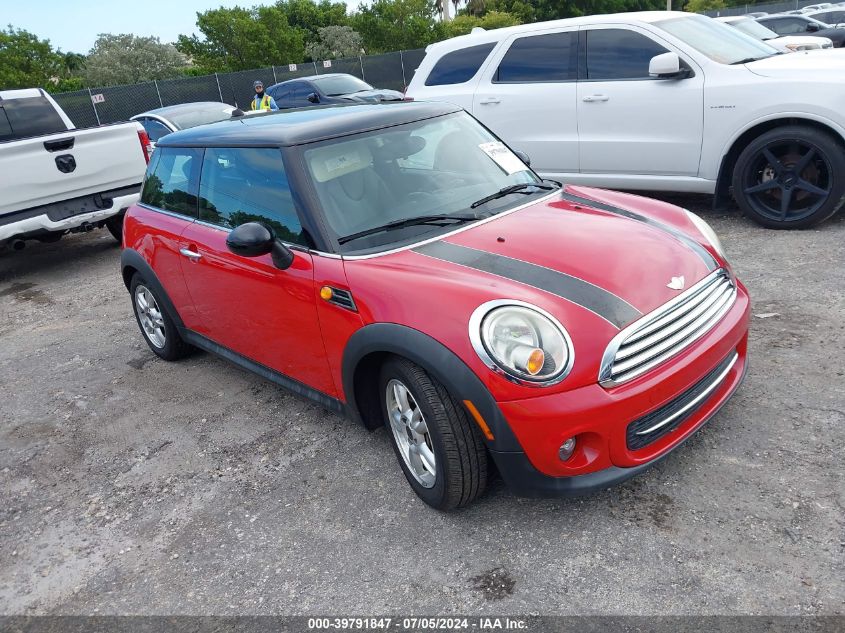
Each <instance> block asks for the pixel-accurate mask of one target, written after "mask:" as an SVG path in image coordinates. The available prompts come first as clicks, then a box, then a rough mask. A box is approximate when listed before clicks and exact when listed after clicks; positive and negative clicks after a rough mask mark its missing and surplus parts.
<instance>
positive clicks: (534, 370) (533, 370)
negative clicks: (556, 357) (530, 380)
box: [525, 347, 546, 376]
mask: <svg viewBox="0 0 845 633" xmlns="http://www.w3.org/2000/svg"><path fill="white" fill-rule="evenodd" d="M545 363H546V355H545V354H544V353H543V350H541V349H540V348H539V347H537V348H535V349H533V350H532V351H531V353H530V354H529V355H528V362H527V363H525V369H527V370H528V373H529V374H531V375H532V376H536V375H537V374H539V373H540V370H541V369H543V365H544V364H545Z"/></svg>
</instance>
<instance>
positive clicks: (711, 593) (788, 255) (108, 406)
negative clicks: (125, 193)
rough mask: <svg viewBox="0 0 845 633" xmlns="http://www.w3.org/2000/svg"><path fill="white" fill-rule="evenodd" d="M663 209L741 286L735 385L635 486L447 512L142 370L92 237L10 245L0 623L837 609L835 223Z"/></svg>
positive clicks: (217, 392)
mask: <svg viewBox="0 0 845 633" xmlns="http://www.w3.org/2000/svg"><path fill="white" fill-rule="evenodd" d="M672 200H673V201H675V202H679V203H681V204H684V205H686V206H688V207H690V208H693V209H696V210H699V211H700V212H701V213H702V215H703V216H704V217H705V218H706V219H707V220H708V221H710V222H711V223H712V225H713V226H714V228H715V229H716V231H717V232H718V233H719V234H720V235H721V236H722V238H723V241H724V243H725V245H726V248H727V250H728V251H729V253H730V255H731V258H732V261H733V262H734V264H735V267H736V270H737V271H738V274H739V275H740V276H741V277H742V279H743V280H744V281H745V283H746V284H747V285H748V286H749V288H750V290H751V293H752V298H753V300H754V314H755V315H756V316H754V317H753V323H752V330H751V344H750V359H751V360H750V363H751V366H750V370H749V373H748V376H747V379H746V382H745V384H744V385H743V387H742V388H741V389H740V390H739V391H738V393H737V394H736V396H735V397H734V398H733V399H732V400H731V401H730V402H729V403H728V405H727V406H726V407H725V408H724V409H722V411H721V412H720V414H719V415H718V416H717V417H716V418H715V419H714V420H712V421H711V422H710V423H709V424H708V425H707V426H706V427H705V428H703V429H702V430H701V431H700V432H699V433H698V434H697V435H696V436H695V437H693V439H692V440H690V441H689V442H688V443H687V444H686V445H685V446H684V447H683V448H682V449H681V450H679V451H676V452H675V453H674V454H673V455H671V456H670V457H669V458H668V459H667V460H665V461H664V462H662V463H661V464H660V465H658V466H657V467H656V468H654V469H652V470H650V471H649V472H647V473H645V474H644V475H642V476H640V477H638V478H636V479H634V480H632V481H630V482H628V483H626V484H625V485H622V486H619V487H617V488H615V489H611V490H608V491H605V492H602V493H600V494H596V495H594V496H591V497H588V498H584V499H577V500H526V499H520V498H516V497H514V496H513V495H511V494H510V493H509V492H508V491H507V489H506V488H505V487H504V486H503V485H502V484H501V483H499V482H496V483H494V484H493V485H492V487H491V489H490V491H489V492H488V493H487V494H486V495H485V496H484V497H483V498H482V499H481V500H480V501H479V502H477V503H476V504H475V505H473V506H471V507H470V508H467V509H465V510H462V511H458V512H454V513H450V514H441V513H438V512H435V511H433V510H430V509H428V508H427V507H426V506H424V505H423V504H422V503H421V502H419V501H418V500H417V498H416V497H415V496H414V494H413V493H412V491H411V489H410V487H409V486H408V485H407V484H406V482H405V481H404V479H403V477H402V474H401V471H400V469H399V466H398V464H397V463H396V461H395V458H394V456H393V454H392V452H391V450H390V446H389V444H388V439H387V436H386V435H385V433H384V431H383V430H381V431H377V432H375V433H369V432H367V431H365V430H364V429H362V428H359V427H358V426H355V425H353V424H351V423H349V422H347V421H345V420H343V419H341V418H339V417H337V416H335V415H332V414H329V413H327V412H325V411H324V410H322V409H320V408H319V407H317V406H315V405H313V404H311V403H309V402H306V401H303V400H301V399H299V398H297V397H295V396H293V395H290V394H288V393H286V392H284V391H282V390H280V389H278V388H276V387H275V386H273V385H271V384H269V383H267V382H265V381H264V380H262V379H260V378H258V377H256V376H253V375H251V374H248V373H245V372H243V371H241V370H239V369H237V368H235V367H234V366H232V365H230V364H228V363H226V362H225V361H223V360H219V359H217V358H215V357H213V356H210V355H208V354H197V355H195V356H192V357H190V358H188V359H186V360H184V361H182V362H179V363H165V362H163V361H160V360H158V358H157V357H155V356H154V355H153V354H152V353H151V352H150V351H149V350H148V349H147V347H146V346H145V345H144V343H143V342H142V339H141V335H140V333H139V332H138V331H137V326H136V324H135V321H134V319H133V317H132V314H131V311H130V304H129V298H128V294H127V293H126V291H125V289H124V287H123V285H122V283H121V280H120V276H119V273H118V261H119V249H118V248H117V247H116V246H115V244H114V242H113V240H112V239H111V237H110V236H109V235H108V234H107V233H106V232H104V231H95V232H93V233H91V234H88V235H77V236H71V237H68V238H66V239H63V240H62V241H61V242H59V243H57V244H49V245H47V244H37V243H30V245H29V246H28V247H27V248H26V250H24V251H22V252H12V251H10V250H6V251H3V252H2V253H0V384H2V407H0V496H2V503H0V613H5V614H28V615H32V614H94V613H97V614H224V615H234V614H265V613H266V614H270V613H273V614H326V613H331V614H359V615H360V614H370V613H394V614H395V613H417V614H420V613H423V614H438V613H442V614H445V613H463V614H478V613H485V614H495V613H501V614H507V613H511V614H513V613H521V614H529V613H542V614H726V613H730V614H783V615H801V614H843V613H845V583H843V578H845V518H843V515H844V514H845V513H844V512H843V506H844V505H845V477H843V467H842V450H843V447H845V379H843V363H842V357H843V354H845V320H843V316H845V299H843V280H845V275H843V269H844V268H845V213H843V214H840V217H838V218H835V219H833V220H832V221H829V222H827V223H826V224H825V225H823V226H821V227H819V228H818V229H817V230H811V231H804V232H777V231H769V230H765V229H762V228H759V227H757V226H755V225H753V224H751V223H750V222H749V221H748V220H745V219H743V218H740V217H738V216H736V215H735V214H733V213H716V212H712V211H710V210H709V198H706V197H696V196H689V197H675V198H672ZM765 315H770V316H765ZM764 316H765V318H764Z"/></svg>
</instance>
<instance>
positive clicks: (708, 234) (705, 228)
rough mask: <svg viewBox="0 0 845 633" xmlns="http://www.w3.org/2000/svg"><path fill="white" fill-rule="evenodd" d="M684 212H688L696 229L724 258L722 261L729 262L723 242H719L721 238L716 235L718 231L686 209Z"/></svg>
mask: <svg viewBox="0 0 845 633" xmlns="http://www.w3.org/2000/svg"><path fill="white" fill-rule="evenodd" d="M684 211H686V213H687V217H688V218H689V219H690V220H691V221H692V223H693V224H695V228H697V229H698V230H699V231H700V232H701V234H702V235H703V236H704V237H705V238H706V239H707V241H708V242H710V245H711V246H712V247H713V248H715V249H716V252H717V253H719V255H721V256H722V259H724V260H725V261H727V259H728V256H727V255H726V254H725V249H724V248H722V242H721V241H719V236H718V235H716V231H714V230H713V229H712V228H710V225H709V224H707V222H705V221H704V220H702V219H701V218H700V217H698V216H697V215H696V214H695V213H693V212H692V211H687V210H686V209H684Z"/></svg>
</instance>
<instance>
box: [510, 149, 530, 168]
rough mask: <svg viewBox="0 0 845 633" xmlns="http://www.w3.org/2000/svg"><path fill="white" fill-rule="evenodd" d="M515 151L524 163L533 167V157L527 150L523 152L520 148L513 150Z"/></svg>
mask: <svg viewBox="0 0 845 633" xmlns="http://www.w3.org/2000/svg"><path fill="white" fill-rule="evenodd" d="M513 153H514V154H516V157H517V158H518V159H519V160H521V161H522V162H523V163H525V164H526V165H528V166H529V167H531V158H530V157H529V156H528V154H526V153H525V152H522V151H520V150H518V149H515V150H513Z"/></svg>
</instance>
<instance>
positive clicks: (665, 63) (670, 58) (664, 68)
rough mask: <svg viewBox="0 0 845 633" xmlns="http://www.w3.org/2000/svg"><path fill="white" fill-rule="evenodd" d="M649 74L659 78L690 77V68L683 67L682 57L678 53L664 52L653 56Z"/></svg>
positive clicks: (649, 64) (649, 65)
mask: <svg viewBox="0 0 845 633" xmlns="http://www.w3.org/2000/svg"><path fill="white" fill-rule="evenodd" d="M648 74H649V75H651V76H652V77H656V78H657V79H684V78H686V77H689V69H688V68H681V58H680V57H678V55H677V54H676V53H663V54H661V55H655V56H654V57H652V58H651V61H650V62H649V63H648Z"/></svg>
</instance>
